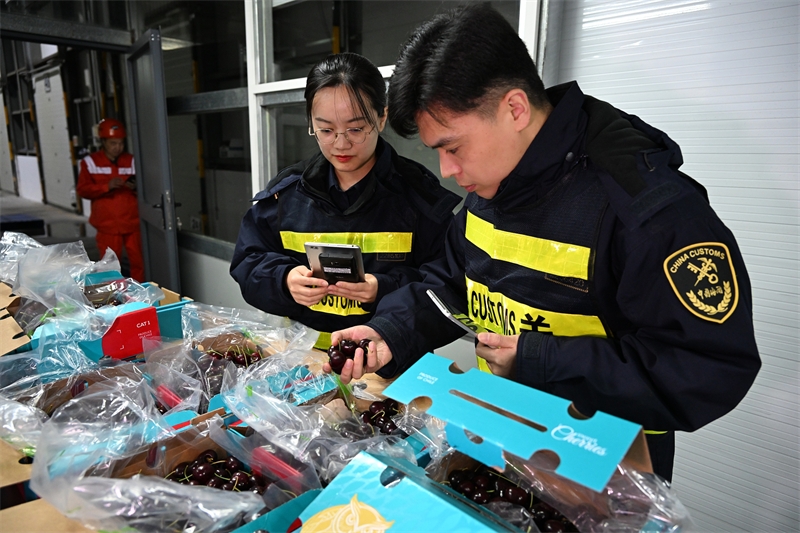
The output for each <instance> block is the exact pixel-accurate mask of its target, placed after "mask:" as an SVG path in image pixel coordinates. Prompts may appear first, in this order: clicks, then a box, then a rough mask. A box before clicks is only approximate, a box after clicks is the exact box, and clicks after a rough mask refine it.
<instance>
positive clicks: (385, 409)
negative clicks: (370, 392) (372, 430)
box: [361, 398, 400, 435]
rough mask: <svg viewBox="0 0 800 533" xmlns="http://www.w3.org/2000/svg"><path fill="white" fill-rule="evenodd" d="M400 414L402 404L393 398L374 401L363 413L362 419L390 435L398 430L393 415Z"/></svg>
mask: <svg viewBox="0 0 800 533" xmlns="http://www.w3.org/2000/svg"><path fill="white" fill-rule="evenodd" d="M397 414H400V404H399V403H397V401H395V400H392V399H391V398H386V399H385V400H383V401H382V402H372V403H371V404H370V406H369V411H364V412H363V413H361V421H362V422H364V423H365V424H369V425H370V426H373V427H376V428H378V429H379V430H381V433H385V434H386V435H390V434H392V433H394V432H396V431H397V424H395V423H394V420H392V417H393V416H394V415H397Z"/></svg>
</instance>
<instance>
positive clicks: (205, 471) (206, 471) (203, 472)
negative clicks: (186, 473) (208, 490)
mask: <svg viewBox="0 0 800 533" xmlns="http://www.w3.org/2000/svg"><path fill="white" fill-rule="evenodd" d="M212 477H214V467H213V466H211V465H210V464H209V463H200V464H199V465H196V466H194V467H192V479H196V480H197V481H199V482H202V483H208V481H209V480H210V479H211V478H212Z"/></svg>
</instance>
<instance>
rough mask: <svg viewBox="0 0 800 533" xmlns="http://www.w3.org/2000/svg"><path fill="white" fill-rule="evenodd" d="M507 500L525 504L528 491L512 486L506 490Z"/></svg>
mask: <svg viewBox="0 0 800 533" xmlns="http://www.w3.org/2000/svg"><path fill="white" fill-rule="evenodd" d="M505 495H506V500H508V501H509V502H511V503H515V504H517V505H523V504H524V503H525V501H526V500H527V499H528V491H526V490H525V489H523V488H520V487H510V488H509V489H508V490H506V492H505Z"/></svg>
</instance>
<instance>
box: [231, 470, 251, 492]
mask: <svg viewBox="0 0 800 533" xmlns="http://www.w3.org/2000/svg"><path fill="white" fill-rule="evenodd" d="M231 481H232V482H233V483H234V484H235V485H236V488H237V489H239V490H247V489H249V488H250V476H249V475H248V474H247V472H242V471H239V472H234V474H233V475H232V476H231Z"/></svg>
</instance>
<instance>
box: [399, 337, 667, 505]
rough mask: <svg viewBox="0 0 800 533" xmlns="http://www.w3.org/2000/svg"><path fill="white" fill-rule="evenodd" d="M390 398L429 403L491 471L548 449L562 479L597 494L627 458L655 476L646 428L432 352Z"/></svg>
mask: <svg viewBox="0 0 800 533" xmlns="http://www.w3.org/2000/svg"><path fill="white" fill-rule="evenodd" d="M384 393H385V394H386V395H387V396H389V397H391V398H394V399H396V400H398V401H400V402H403V403H409V402H411V401H412V400H414V399H417V398H422V397H427V398H430V401H431V405H430V407H429V408H428V410H427V412H428V414H430V415H431V416H434V417H436V418H439V419H441V420H444V421H445V422H447V426H446V427H445V431H446V432H447V440H448V442H449V444H450V445H451V446H453V447H454V448H455V449H456V450H458V451H460V452H462V453H464V454H466V455H469V456H470V457H472V458H474V459H476V460H478V461H480V462H481V463H483V464H485V465H488V466H496V467H499V468H501V469H503V468H505V464H506V461H505V459H504V454H512V455H514V456H516V457H518V458H520V459H522V460H529V459H531V458H532V457H533V456H534V454H536V453H537V452H540V451H545V450H546V451H547V453H555V454H556V455H557V456H558V466H557V467H556V468H555V470H554V471H555V473H556V474H559V475H561V476H563V477H565V478H567V479H569V480H572V481H574V482H576V483H579V484H581V485H583V486H584V487H587V488H589V489H591V490H593V491H596V492H599V491H601V490H603V488H604V487H605V486H606V484H607V483H608V481H609V480H610V479H611V476H612V474H614V471H615V469H616V467H617V465H618V464H619V463H620V462H621V461H622V460H623V458H627V459H629V460H630V461H631V462H632V463H633V464H635V465H637V467H638V468H639V469H640V470H644V471H648V472H651V471H652V467H651V465H650V457H649V454H648V451H647V445H646V443H645V440H644V434H643V432H642V428H641V426H639V425H637V424H634V423H632V422H628V421H627V420H623V419H621V418H617V417H614V416H611V415H608V414H606V413H602V412H599V411H598V412H597V413H595V414H594V415H593V416H592V417H591V418H586V417H583V416H582V415H580V413H578V412H577V411H576V410H575V409H574V408H573V407H572V406H571V403H570V402H569V400H565V399H563V398H559V397H557V396H553V395H551V394H548V393H545V392H542V391H539V390H536V389H533V388H530V387H526V386H524V385H521V384H519V383H515V382H513V381H510V380H507V379H503V378H500V377H497V376H493V375H491V374H488V373H485V372H481V371H480V370H477V369H472V370H470V371H468V372H466V373H464V372H462V371H461V370H460V369H458V367H456V366H455V364H454V363H452V361H450V360H449V359H445V358H443V357H439V356H437V355H434V354H431V353H429V354H427V355H425V356H424V357H422V358H421V359H420V360H419V361H417V363H415V364H414V365H413V366H412V367H411V368H410V369H408V370H407V371H406V372H404V373H403V374H402V375H401V376H400V377H398V378H397V379H396V380H395V381H394V382H393V383H392V384H391V385H389V387H388V388H387V389H386V391H385V392H384ZM418 403H420V401H419V400H418Z"/></svg>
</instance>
